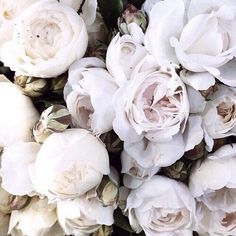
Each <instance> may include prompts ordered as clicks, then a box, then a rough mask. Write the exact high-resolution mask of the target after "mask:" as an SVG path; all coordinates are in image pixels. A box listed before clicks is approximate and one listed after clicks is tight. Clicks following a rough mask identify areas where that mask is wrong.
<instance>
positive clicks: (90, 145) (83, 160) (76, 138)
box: [32, 129, 110, 200]
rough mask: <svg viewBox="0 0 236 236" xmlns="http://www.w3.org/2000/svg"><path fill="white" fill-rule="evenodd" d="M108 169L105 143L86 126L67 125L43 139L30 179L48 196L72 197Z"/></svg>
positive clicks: (93, 183) (94, 184)
mask: <svg viewBox="0 0 236 236" xmlns="http://www.w3.org/2000/svg"><path fill="white" fill-rule="evenodd" d="M109 171H110V169H109V158H108V153H107V150H106V148H105V145H104V144H103V143H102V142H101V141H100V140H99V139H98V138H96V137H95V136H93V135H92V134H91V133H90V132H89V131H87V130H83V129H68V130H65V131H64V132H62V133H54V134H52V135H50V136H49V137H48V138H47V139H46V140H45V142H44V143H43V145H42V146H41V149H40V151H39V152H38V155H37V158H36V161H35V164H34V165H33V166H32V180H33V183H34V184H35V189H36V190H37V191H38V192H39V193H41V194H45V195H46V196H48V197H49V198H50V199H52V200H54V199H55V198H63V199H64V198H75V197H78V196H81V195H83V194H84V193H86V192H87V191H89V190H91V189H92V188H94V187H96V186H97V185H98V184H99V183H100V182H101V180H102V177H103V175H107V174H109Z"/></svg>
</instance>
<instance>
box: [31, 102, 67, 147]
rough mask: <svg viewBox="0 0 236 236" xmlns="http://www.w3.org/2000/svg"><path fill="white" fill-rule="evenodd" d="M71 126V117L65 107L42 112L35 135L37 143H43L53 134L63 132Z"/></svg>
mask: <svg viewBox="0 0 236 236" xmlns="http://www.w3.org/2000/svg"><path fill="white" fill-rule="evenodd" d="M70 124H71V115H70V112H69V111H68V110H67V108H66V107H65V106H63V105H53V106H50V107H48V108H47V109H46V110H45V111H43V112H42V114H41V116H40V119H39V121H38V122H37V123H36V124H35V126H34V129H33V134H34V137H35V140H36V142H38V143H43V142H44V140H45V139H46V138H47V137H48V136H49V135H50V134H52V133H53V132H63V131H64V130H65V129H67V128H68V126H69V125H70Z"/></svg>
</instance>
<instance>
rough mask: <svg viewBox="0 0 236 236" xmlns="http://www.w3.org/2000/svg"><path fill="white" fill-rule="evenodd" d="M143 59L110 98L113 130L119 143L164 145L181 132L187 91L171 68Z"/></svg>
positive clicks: (149, 57) (186, 106) (187, 110)
mask: <svg viewBox="0 0 236 236" xmlns="http://www.w3.org/2000/svg"><path fill="white" fill-rule="evenodd" d="M154 63H155V60H153V57H151V56H147V57H145V58H144V59H143V60H142V61H141V62H140V63H139V64H138V65H137V66H136V68H135V70H134V72H133V73H132V75H131V78H130V80H129V81H127V82H126V83H125V84H124V86H122V87H121V88H120V89H119V90H118V91H117V93H116V94H115V96H114V106H115V112H116V117H115V120H114V122H113V128H114V130H115V132H116V133H117V134H118V135H119V137H120V138H121V140H124V141H129V142H137V141H140V140H142V139H143V138H146V139H148V140H150V141H160V142H164V141H167V140H169V141H170V140H171V139H172V137H173V136H174V135H176V134H178V133H179V132H183V130H184V126H185V123H186V121H187V119H188V114H189V103H188V97H187V92H186V88H185V86H184V84H183V83H182V81H181V80H180V78H179V76H178V75H177V74H176V73H175V71H174V70H172V69H171V68H161V66H160V65H158V64H157V63H155V64H154Z"/></svg>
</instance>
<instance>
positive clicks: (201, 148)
mask: <svg viewBox="0 0 236 236" xmlns="http://www.w3.org/2000/svg"><path fill="white" fill-rule="evenodd" d="M205 154H206V150H205V143H204V142H203V141H202V142H201V143H199V144H198V145H196V146H195V147H194V148H193V149H192V150H189V151H187V152H185V153H184V157H185V158H187V159H189V160H192V161H195V160H198V159H200V158H203V157H204V156H205Z"/></svg>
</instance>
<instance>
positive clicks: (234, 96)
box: [202, 85, 236, 151]
mask: <svg viewBox="0 0 236 236" xmlns="http://www.w3.org/2000/svg"><path fill="white" fill-rule="evenodd" d="M209 99H210V100H209V101H207V103H206V107H205V110H204V111H203V113H202V117H203V126H204V130H205V141H206V144H207V150H208V151H211V150H212V148H213V144H214V141H213V139H219V138H225V137H228V136H231V135H236V110H235V109H236V90H235V88H232V87H226V86H224V85H219V86H217V91H216V92H215V93H214V94H213V95H211V96H210V97H209Z"/></svg>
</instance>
